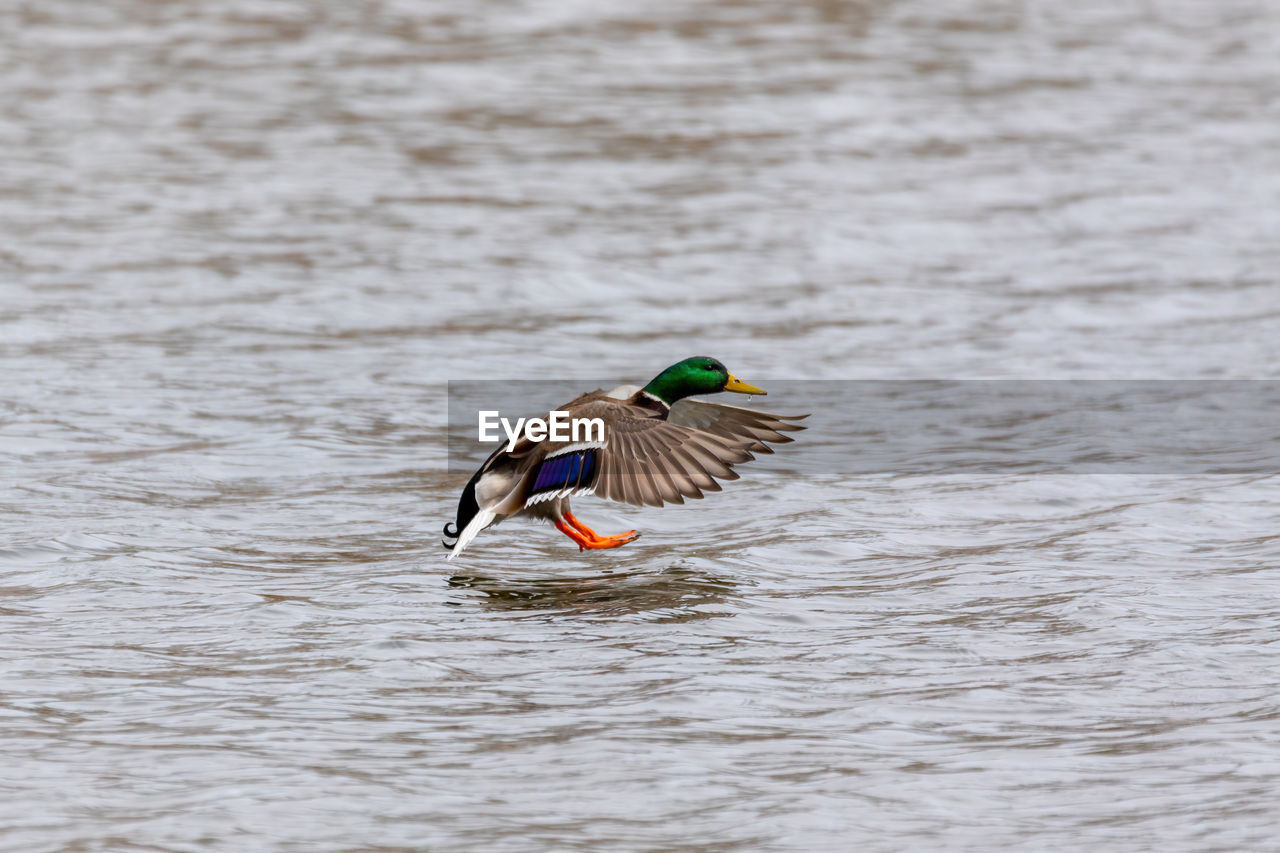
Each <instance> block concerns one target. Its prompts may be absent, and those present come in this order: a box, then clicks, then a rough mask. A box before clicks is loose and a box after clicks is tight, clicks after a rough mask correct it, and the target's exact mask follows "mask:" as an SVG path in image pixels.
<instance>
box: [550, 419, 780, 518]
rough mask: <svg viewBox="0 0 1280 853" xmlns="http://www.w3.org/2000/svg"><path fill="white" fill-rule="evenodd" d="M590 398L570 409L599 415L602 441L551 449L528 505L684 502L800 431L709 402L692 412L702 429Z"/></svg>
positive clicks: (730, 477) (711, 489) (717, 486)
mask: <svg viewBox="0 0 1280 853" xmlns="http://www.w3.org/2000/svg"><path fill="white" fill-rule="evenodd" d="M591 396H592V397H594V398H586V397H584V398H580V399H579V400H576V401H574V403H573V404H571V406H570V408H571V410H572V411H573V416H574V417H575V418H596V417H598V418H600V419H601V421H603V422H604V441H603V442H599V443H598V444H579V445H573V444H569V445H565V446H562V447H557V448H554V449H552V450H551V452H550V453H549V454H548V455H547V457H546V458H545V459H543V460H541V461H540V463H539V465H538V469H537V471H536V472H533V473H532V475H531V480H530V491H529V500H530V502H531V503H532V502H537V501H539V500H546V499H550V498H553V497H561V496H565V497H567V496H569V495H573V494H595V495H597V496H599V497H603V498H606V499H608V500H613V501H618V502H620V503H628V504H634V505H636V506H644V505H648V506H662V505H663V504H666V503H684V500H685V498H701V497H702V496H703V493H704V492H717V491H720V489H721V486H720V483H719V482H717V480H736V479H738V474H737V472H736V471H734V470H733V466H734V465H737V464H740V463H742V462H747V461H750V460H751V459H753V458H754V456H753V451H757V450H764V451H765V452H767V453H771V452H772V451H771V450H769V449H768V447H767V446H766V445H765V444H764V442H765V441H779V442H782V441H791V439H790V438H788V437H786V436H784V435H782V432H783V431H788V432H789V431H793V430H797V429H803V427H799V426H796V425H794V424H788V423H784V422H783V421H782V420H781V419H780V418H778V417H777V416H776V415H769V414H765V413H760V412H753V411H751V410H749V409H737V408H734V407H732V406H715V405H712V404H709V403H699V404H697V405H696V406H694V407H692V412H693V414H694V416H695V420H694V421H693V423H696V424H698V425H700V426H702V427H703V428H698V427H696V426H694V425H691V424H690V423H677V422H674V418H673V419H663V418H662V417H661V416H660V413H659V412H656V411H655V410H653V409H652V408H647V407H644V406H639V405H635V404H633V403H631V402H629V401H626V400H618V399H616V398H602V397H596V396H594V395H591ZM686 402H689V401H684V402H682V403H680V404H678V407H679V406H684V405H685V403H686ZM704 407H705V408H704ZM672 414H673V415H674V414H675V411H674V410H673V413H672Z"/></svg>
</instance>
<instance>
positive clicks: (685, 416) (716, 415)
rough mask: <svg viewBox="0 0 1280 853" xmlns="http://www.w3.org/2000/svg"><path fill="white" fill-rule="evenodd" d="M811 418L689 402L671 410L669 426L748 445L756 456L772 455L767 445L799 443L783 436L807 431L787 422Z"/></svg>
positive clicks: (668, 419) (698, 401)
mask: <svg viewBox="0 0 1280 853" xmlns="http://www.w3.org/2000/svg"><path fill="white" fill-rule="evenodd" d="M807 417H809V416H808V415H771V414H769V413H768V412H760V411H756V410H755V409H743V408H739V407H738V406H723V405H720V404H719V403H706V402H703V401H702V400H689V399H685V400H680V401H678V402H677V403H676V404H675V405H674V406H672V407H671V414H670V415H669V416H668V417H667V422H668V423H673V424H680V425H681V426H687V427H690V428H692V429H696V430H699V431H701V432H708V433H711V434H712V435H715V436H718V437H720V438H723V439H726V440H728V441H731V442H734V443H739V442H747V443H748V449H749V450H750V451H751V452H752V453H772V452H773V448H772V447H769V445H767V444H765V442H767V441H771V442H773V443H774V444H786V443H787V442H789V441H795V439H794V438H792V437H791V436H789V435H783V433H785V432H798V431H800V430H802V429H804V427H802V426H800V425H799V424H794V423H787V422H788V421H800V420H804V419H805V418H807Z"/></svg>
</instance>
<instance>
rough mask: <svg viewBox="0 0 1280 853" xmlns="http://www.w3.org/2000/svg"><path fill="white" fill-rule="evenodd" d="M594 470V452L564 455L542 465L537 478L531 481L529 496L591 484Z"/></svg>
mask: <svg viewBox="0 0 1280 853" xmlns="http://www.w3.org/2000/svg"><path fill="white" fill-rule="evenodd" d="M595 470H596V452H595V450H581V451H578V452H577V453H566V454H565V455H564V456H557V457H555V458H554V459H548V460H547V461H545V462H543V463H542V467H540V468H539V469H538V476H537V477H536V478H535V479H534V481H533V488H532V489H531V490H530V494H537V493H538V492H546V491H557V492H558V491H560V490H561V489H572V488H577V487H578V485H579V484H581V485H586V484H587V483H590V482H591V475H592V474H594V473H595Z"/></svg>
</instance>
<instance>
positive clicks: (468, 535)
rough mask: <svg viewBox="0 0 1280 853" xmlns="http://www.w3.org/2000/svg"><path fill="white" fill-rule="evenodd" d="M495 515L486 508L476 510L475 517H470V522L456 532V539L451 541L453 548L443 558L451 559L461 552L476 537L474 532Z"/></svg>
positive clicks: (486, 525)
mask: <svg viewBox="0 0 1280 853" xmlns="http://www.w3.org/2000/svg"><path fill="white" fill-rule="evenodd" d="M496 517H497V516H495V515H494V514H493V513H492V512H489V510H487V509H482V510H480V511H479V512H477V513H476V514H475V517H474V518H472V519H471V522H470V523H469V524H468V525H467V526H466V527H464V528H463V529H462V532H461V533H459V534H458V541H457V542H454V543H453V550H452V551H450V552H449V556H448V557H446V558H445V559H446V560H452V559H453V558H454V557H456V556H458V555H459V554H461V553H462V549H463V548H465V547H467V546H468V545H470V544H471V540H472V539H475V538H476V534H478V533H479V532H480V531H481V530H484V529H485V528H486V527H488V526H489V524H490V523H491V522H492V521H493V520H494V518H496Z"/></svg>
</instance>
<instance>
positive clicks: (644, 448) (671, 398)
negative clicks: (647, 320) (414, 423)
mask: <svg viewBox="0 0 1280 853" xmlns="http://www.w3.org/2000/svg"><path fill="white" fill-rule="evenodd" d="M721 391H733V392H736V393H739V394H761V395H762V394H764V393H765V392H764V390H763V389H761V388H757V387H755V386H754V385H748V384H747V383H745V382H743V381H742V380H741V379H738V378H737V377H736V376H734V375H733V374H731V373H730V372H729V371H728V370H726V369H725V366H724V365H723V364H721V363H720V362H719V361H716V360H715V359H714V358H707V357H705V356H699V357H696V358H686V359H685V360H684V361H681V362H678V363H676V364H673V365H671V366H670V367H668V368H667V369H666V370H664V371H662V372H661V373H659V374H658V375H657V376H655V377H654V378H653V379H652V381H650V382H649V384H648V385H645V386H644V387H643V388H637V387H636V386H634V385H631V386H622V387H620V388H616V389H614V390H613V391H610V392H608V393H606V392H605V391H603V390H600V389H597V390H595V391H592V392H590V393H587V394H583V395H582V396H580V397H578V398H577V399H576V400H573V401H572V402H570V403H568V404H566V405H564V406H561V407H560V411H565V412H567V413H568V414H569V416H570V417H572V418H574V419H595V418H598V419H599V420H600V421H602V422H603V426H604V428H603V433H604V434H603V436H600V435H599V434H598V431H597V434H596V435H593V436H591V438H596V439H600V440H593V441H583V440H581V439H582V438H583V437H584V436H582V435H579V436H578V439H579V440H577V441H573V440H569V441H563V440H560V441H553V440H551V439H550V438H546V439H543V440H532V439H531V438H529V437H528V436H526V437H524V438H520V439H519V440H518V441H517V440H515V439H513V441H512V445H511V446H510V449H508V448H507V447H506V446H503V447H500V448H499V449H498V450H496V451H495V452H494V453H493V455H491V456H490V457H489V458H488V459H487V460H485V463H484V464H483V465H481V466H480V469H479V470H478V471H476V472H475V474H474V475H472V477H471V480H470V481H469V482H468V483H467V486H466V488H465V489H463V491H462V497H461V498H460V499H459V501H458V516H457V519H456V521H455V522H454V523H453V524H446V525H445V526H444V534H445V536H447V537H449V538H451V539H454V540H455V541H454V542H453V544H450V543H449V542H447V541H446V542H444V547H445V548H446V549H447V550H449V551H450V554H449V559H450V560H452V559H453V558H454V557H456V556H458V554H460V553H462V549H464V548H466V547H467V546H468V545H469V544H471V541H472V540H473V539H475V538H476V534H478V533H479V532H480V531H481V530H484V529H485V528H486V527H490V526H491V525H494V524H497V523H498V522H500V521H504V520H506V519H508V518H511V517H512V516H516V515H525V516H532V517H536V518H540V519H544V520H547V521H550V522H551V523H552V524H554V525H555V527H556V529H557V530H559V531H560V532H561V533H563V534H564V535H565V536H568V537H569V538H570V539H572V540H573V541H574V542H575V543H576V544H577V546H578V550H580V551H582V550H586V549H588V548H591V549H596V548H617V547H619V546H621V545H626V544H627V543H628V542H634V541H635V540H636V539H637V538H638V537H639V536H640V534H639V533H637V532H636V531H634V530H628V531H627V532H626V533H621V534H618V535H616V536H601V535H600V534H598V533H596V532H595V531H594V530H592V529H591V528H590V527H587V526H586V525H585V524H583V523H582V522H581V521H579V520H578V519H577V518H576V517H575V516H574V515H573V513H572V512H570V511H569V499H570V498H571V497H574V496H577V495H595V496H597V497H602V498H606V499H607V500H611V501H618V502H621V503H627V504H633V505H635V506H645V505H647V506H662V505H663V504H666V503H681V504H682V503H684V499H685V498H701V497H702V495H703V492H718V491H720V489H721V486H720V484H719V483H717V482H716V479H717V478H718V479H721V480H736V479H738V474H737V472H736V471H734V470H733V466H734V465H738V464H740V463H743V462H747V461H750V460H751V459H754V458H755V457H754V456H753V454H754V453H772V452H773V450H772V449H771V448H770V447H769V446H768V445H767V444H766V442H774V443H783V442H789V441H792V440H793V439H792V438H790V437H789V436H786V435H783V433H785V432H794V431H796V430H801V429H804V427H802V426H799V425H797V424H794V423H788V421H797V420H801V419H803V418H806V417H808V415H799V416H779V415H771V414H768V413H767V412H757V411H753V410H751V409H743V408H738V407H736V406H722V405H717V404H715V403H706V402H703V401H701V400H690V399H687V398H689V397H690V396H692V395H694V394H715V393H719V392H721ZM451 528H452V529H451Z"/></svg>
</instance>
